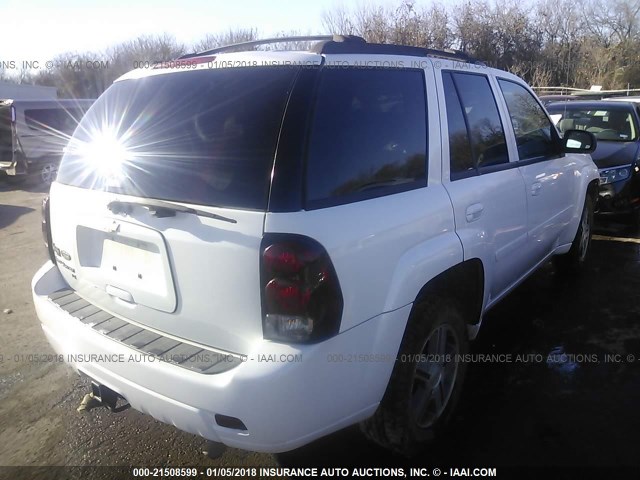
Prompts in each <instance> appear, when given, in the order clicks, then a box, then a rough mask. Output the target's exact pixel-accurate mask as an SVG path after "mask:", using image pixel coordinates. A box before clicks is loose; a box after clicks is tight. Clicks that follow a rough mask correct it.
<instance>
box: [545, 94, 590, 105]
mask: <svg viewBox="0 0 640 480" xmlns="http://www.w3.org/2000/svg"><path fill="white" fill-rule="evenodd" d="M538 98H539V99H540V101H541V102H542V105H544V106H547V105H548V104H550V103H552V102H573V101H575V100H580V97H576V96H575V95H541V96H539V97H538Z"/></svg>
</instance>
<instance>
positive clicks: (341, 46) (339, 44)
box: [179, 35, 484, 65]
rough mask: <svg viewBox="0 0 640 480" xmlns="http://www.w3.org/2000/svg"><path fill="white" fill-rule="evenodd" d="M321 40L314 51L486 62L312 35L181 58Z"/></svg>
mask: <svg viewBox="0 0 640 480" xmlns="http://www.w3.org/2000/svg"><path fill="white" fill-rule="evenodd" d="M313 41H317V42H318V43H317V44H315V45H314V46H313V47H312V48H311V51H312V52H314V53H318V54H323V53H335V54H338V53H342V54H349V53H368V54H374V55H375V54H379V55H409V56H415V57H437V58H444V59H448V60H460V61H462V62H467V63H474V64H478V65H484V63H483V62H482V61H480V60H478V59H476V58H474V57H471V56H470V55H467V54H466V53H464V52H461V51H458V50H434V49H431V48H423V47H410V46H406V45H391V44H385V43H367V41H366V40H365V39H364V38H362V37H358V36H356V35H311V36H302V37H297V36H295V37H276V38H266V39H264V40H252V41H250V42H242V43H234V44H232V45H225V46H223V47H217V48H212V49H211V50H205V51H203V52H197V53H188V54H186V55H183V56H181V57H180V58H179V59H180V60H182V59H185V58H194V57H202V56H207V55H214V54H216V53H222V52H228V51H231V50H239V51H241V50H248V49H250V48H252V47H255V46H258V45H268V44H273V43H290V42H313Z"/></svg>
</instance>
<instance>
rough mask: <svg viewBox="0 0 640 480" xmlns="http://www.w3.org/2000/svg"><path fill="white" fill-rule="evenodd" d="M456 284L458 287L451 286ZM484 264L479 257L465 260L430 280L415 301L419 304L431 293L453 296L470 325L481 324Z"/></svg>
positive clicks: (415, 303)
mask: <svg viewBox="0 0 640 480" xmlns="http://www.w3.org/2000/svg"><path fill="white" fill-rule="evenodd" d="M452 286H455V287H456V288H451V287H452ZM484 287H485V278H484V266H483V264H482V261H481V260H480V259H479V258H472V259H469V260H465V261H464V262H462V263H459V264H457V265H454V266H453V267H451V268H449V269H447V270H445V271H444V272H442V273H440V274H439V275H437V276H435V277H434V278H432V279H431V280H429V281H428V282H427V283H426V284H425V285H424V286H423V287H422V288H421V289H420V291H419V292H418V295H417V296H416V299H415V301H414V307H415V305H418V304H419V303H420V302H421V301H422V300H424V299H425V298H427V297H428V296H429V295H438V296H443V297H448V298H451V299H452V300H454V301H455V302H456V304H457V305H460V306H461V307H462V310H463V312H462V313H463V315H464V317H465V319H466V321H467V324H468V325H478V326H479V324H480V321H481V318H482V306H483V302H484Z"/></svg>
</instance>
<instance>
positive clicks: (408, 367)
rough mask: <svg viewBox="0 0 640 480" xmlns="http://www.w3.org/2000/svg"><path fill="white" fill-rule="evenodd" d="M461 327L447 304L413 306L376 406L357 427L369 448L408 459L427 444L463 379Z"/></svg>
mask: <svg viewBox="0 0 640 480" xmlns="http://www.w3.org/2000/svg"><path fill="white" fill-rule="evenodd" d="M468 351H469V340H468V337H467V325H466V322H465V321H464V318H463V316H462V314H461V312H460V310H459V309H458V307H457V306H456V305H455V303H453V302H452V301H450V300H448V299H443V298H439V297H430V298H428V299H426V300H424V301H422V302H421V303H420V304H418V305H416V307H415V309H414V311H413V313H412V314H411V317H410V318H409V323H408V325H407V328H406V330H405V334H404V337H403V339H402V343H401V345H400V350H399V352H398V358H397V359H396V363H395V366H394V368H393V373H392V374H391V379H390V380H389V384H388V386H387V390H386V392H385V394H384V397H383V399H382V401H381V402H380V406H379V407H378V409H377V410H376V413H375V414H374V415H373V417H371V418H369V419H367V420H365V421H364V422H362V423H361V430H362V431H363V433H364V434H365V435H366V436H367V437H368V438H369V439H370V440H372V441H374V442H375V443H377V444H379V445H381V446H383V447H385V448H387V449H390V450H393V451H396V452H398V453H401V454H403V455H406V456H411V455H413V454H415V453H417V452H418V451H419V450H420V449H421V448H423V447H424V446H426V445H428V444H429V443H431V442H432V441H433V440H434V439H435V438H436V437H437V436H438V435H439V434H440V432H441V431H442V429H443V428H444V427H445V425H446V424H447V422H448V420H449V419H450V418H451V415H452V413H453V411H454V409H455V406H456V404H457V403H458V399H459V398H460V393H461V392H462V384H463V381H464V377H465V375H466V370H467V367H466V363H465V362H462V361H459V360H460V357H459V356H460V355H464V354H466V353H468Z"/></svg>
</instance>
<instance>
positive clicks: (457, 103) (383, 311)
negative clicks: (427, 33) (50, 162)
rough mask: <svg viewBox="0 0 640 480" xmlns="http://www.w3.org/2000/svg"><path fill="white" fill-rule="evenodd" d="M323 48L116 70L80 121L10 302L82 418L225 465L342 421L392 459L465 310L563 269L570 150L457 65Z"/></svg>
mask: <svg viewBox="0 0 640 480" xmlns="http://www.w3.org/2000/svg"><path fill="white" fill-rule="evenodd" d="M314 40H318V38H315V37H314ZM322 40H323V41H321V42H319V43H317V44H315V47H314V49H313V50H312V51H309V52H299V51H298V52H294V51H255V50H252V51H244V52H233V53H224V52H225V50H224V49H217V50H213V51H208V52H203V53H201V54H198V55H193V56H189V57H183V58H182V59H180V60H178V61H176V62H170V63H169V64H163V65H159V66H157V67H156V68H153V69H147V70H136V71H133V72H131V73H129V74H127V75H125V76H123V77H122V78H120V79H119V80H117V81H116V82H115V83H114V84H113V86H111V87H110V88H109V89H108V90H107V91H106V92H105V93H104V94H103V95H102V96H101V97H100V98H99V99H98V100H97V101H96V103H95V104H94V106H93V107H92V108H91V110H90V111H89V112H88V113H87V115H86V116H85V117H84V118H83V120H82V122H81V124H80V126H79V128H78V129H77V130H76V132H75V134H74V137H73V139H72V141H71V143H70V145H69V147H68V148H67V152H66V154H65V156H64V158H63V161H62V164H61V167H60V170H59V173H58V178H57V181H56V182H54V183H53V185H52V187H51V193H50V200H49V201H48V202H45V205H44V212H45V216H44V222H43V231H44V234H45V237H46V239H47V243H48V248H49V253H50V257H51V261H49V262H47V263H46V265H44V266H43V267H42V268H41V269H40V270H39V271H38V272H37V274H36V276H35V278H34V279H33V299H34V303H35V307H36V311H37V314H38V316H39V318H40V320H41V322H42V328H43V330H44V332H45V334H46V336H47V338H48V339H49V341H50V343H51V345H52V346H53V348H54V349H55V350H56V352H58V353H60V354H63V355H64V356H65V360H66V361H68V362H69V363H71V364H72V365H73V366H74V368H75V369H77V370H78V371H79V372H80V373H82V374H85V375H87V376H88V377H90V378H91V379H92V380H93V381H94V388H95V394H96V396H100V397H101V398H102V400H103V401H104V402H105V403H106V404H107V405H111V406H113V404H114V402H115V398H116V397H123V398H124V399H126V400H127V401H128V402H129V403H130V404H131V405H132V406H133V407H134V408H136V409H138V410H140V411H142V412H145V413H148V414H150V415H152V416H153V417H155V418H157V419H159V420H161V421H163V422H167V423H170V424H173V425H175V426H176V427H178V428H179V429H181V430H185V431H187V432H191V433H194V434H197V435H201V436H202V437H204V438H206V439H209V440H211V441H214V442H221V443H224V444H226V445H229V446H234V447H239V448H243V449H249V450H256V451H265V452H281V451H286V450H291V449H294V448H296V447H299V446H301V445H304V444H306V443H308V442H311V441H312V440H314V439H317V438H318V437H321V436H323V435H327V434H329V433H331V432H333V431H336V430H338V429H341V428H343V427H346V426H348V425H351V424H354V423H357V422H362V425H363V430H364V431H365V433H366V434H367V435H368V436H369V437H370V438H372V439H373V440H375V441H376V442H378V443H380V444H382V445H385V446H387V447H389V448H392V449H394V450H397V451H402V452H410V451H412V449H413V448H415V447H416V446H420V445H421V444H423V443H424V442H427V441H428V440H430V439H432V438H433V437H434V435H435V434H436V433H437V432H438V431H439V430H440V429H441V428H442V426H443V425H444V424H445V423H446V421H447V418H449V417H450V416H451V412H452V410H453V408H454V406H455V404H456V401H457V399H458V397H459V395H460V391H461V387H462V383H463V379H464V375H465V370H466V364H465V362H464V361H461V359H463V357H462V356H461V355H463V354H465V353H466V352H467V351H468V344H469V343H468V340H469V339H471V338H473V337H474V336H475V335H476V333H477V331H478V328H479V325H480V322H481V319H482V316H483V314H484V313H485V312H486V311H487V310H488V309H489V308H491V307H492V306H493V305H495V304H496V302H498V301H499V300H500V299H501V298H502V297H504V296H505V295H506V294H507V293H508V292H509V291H510V290H512V289H513V288H514V287H515V286H516V285H518V284H519V283H520V282H521V281H522V280H523V279H525V278H526V277H527V276H528V275H530V274H531V273H532V272H533V271H534V270H535V269H536V268H537V267H539V266H540V265H542V264H543V263H545V262H546V261H547V260H548V259H549V258H550V257H552V256H554V255H561V257H559V258H561V260H560V261H559V262H558V263H559V266H560V267H563V268H565V269H571V268H576V267H578V266H579V265H580V264H582V263H583V262H584V260H585V258H586V255H587V250H588V247H589V243H590V238H591V237H590V235H591V221H592V211H593V201H594V198H595V196H596V195H597V186H598V170H597V168H596V167H595V165H594V164H593V162H592V161H591V158H590V156H589V155H588V153H589V152H590V151H592V150H593V148H594V147H595V139H594V138H593V136H592V135H591V134H589V133H587V132H584V131H569V132H567V133H566V134H565V137H564V139H561V138H560V136H559V134H558V132H557V130H556V129H555V127H554V126H553V124H552V123H551V122H550V120H549V118H548V116H547V114H546V112H545V110H544V109H543V108H542V107H541V106H540V103H539V101H538V99H537V98H536V96H535V95H534V94H533V93H532V92H531V90H530V89H529V88H528V87H527V85H526V84H525V83H524V82H523V81H522V80H521V79H519V78H518V77H516V76H514V75H511V74H509V73H506V72H503V71H499V70H494V69H491V68H488V67H486V66H484V65H483V64H481V63H478V62H475V61H473V60H472V59H470V58H468V57H466V56H464V55H462V54H460V53H453V52H438V51H431V50H425V49H422V48H414V47H404V46H394V45H376V44H368V43H366V42H365V41H364V40H362V39H360V38H357V37H339V36H336V37H332V38H330V39H322ZM277 41H279V42H280V41H282V39H278V40H277ZM266 42H267V41H264V42H252V43H250V44H248V45H246V47H248V48H253V47H255V45H256V44H257V43H266ZM233 48H234V49H238V48H239V47H238V46H235V47H233ZM514 321H515V320H514Z"/></svg>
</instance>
